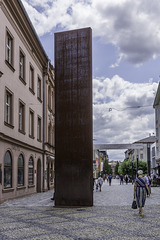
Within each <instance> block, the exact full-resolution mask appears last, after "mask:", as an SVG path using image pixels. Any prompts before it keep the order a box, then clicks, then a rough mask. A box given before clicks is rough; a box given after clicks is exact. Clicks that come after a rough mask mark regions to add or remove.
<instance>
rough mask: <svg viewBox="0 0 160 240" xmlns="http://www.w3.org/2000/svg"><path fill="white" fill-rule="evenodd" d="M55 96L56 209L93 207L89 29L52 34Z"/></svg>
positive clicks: (90, 40)
mask: <svg viewBox="0 0 160 240" xmlns="http://www.w3.org/2000/svg"><path fill="white" fill-rule="evenodd" d="M55 94H56V99H55V102H56V107H55V109H56V110H55V113H56V118H55V129H56V130H55V147H56V151H55V157H56V159H55V206H57V207H61V206H70V207H72V206H92V205H93V157H92V155H93V143H92V139H93V138H92V30H91V28H84V29H78V30H72V31H66V32H60V33H55Z"/></svg>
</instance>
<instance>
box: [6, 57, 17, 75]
mask: <svg viewBox="0 0 160 240" xmlns="http://www.w3.org/2000/svg"><path fill="white" fill-rule="evenodd" d="M5 63H6V64H7V66H8V67H9V68H10V69H11V70H12V72H14V71H15V69H14V67H13V66H12V64H10V63H9V62H8V61H7V60H5Z"/></svg>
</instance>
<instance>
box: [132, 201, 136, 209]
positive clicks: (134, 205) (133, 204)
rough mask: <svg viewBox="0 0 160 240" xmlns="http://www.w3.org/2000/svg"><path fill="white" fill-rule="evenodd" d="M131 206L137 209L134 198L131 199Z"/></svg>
mask: <svg viewBox="0 0 160 240" xmlns="http://www.w3.org/2000/svg"><path fill="white" fill-rule="evenodd" d="M132 208H133V209H137V203H136V200H135V199H133V202H132Z"/></svg>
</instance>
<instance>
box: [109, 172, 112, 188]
mask: <svg viewBox="0 0 160 240" xmlns="http://www.w3.org/2000/svg"><path fill="white" fill-rule="evenodd" d="M108 181H109V186H111V181H112V176H111V174H109V176H108Z"/></svg>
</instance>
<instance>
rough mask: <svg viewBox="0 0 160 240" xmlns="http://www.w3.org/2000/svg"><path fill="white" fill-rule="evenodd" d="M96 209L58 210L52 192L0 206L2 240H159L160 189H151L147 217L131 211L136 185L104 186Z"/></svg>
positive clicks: (116, 184)
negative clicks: (134, 186)
mask: <svg viewBox="0 0 160 240" xmlns="http://www.w3.org/2000/svg"><path fill="white" fill-rule="evenodd" d="M93 194H94V206H93V207H81V208H55V207H54V206H53V205H54V201H52V200H51V198H52V196H53V191H48V192H44V193H38V194H34V195H32V196H28V197H24V198H19V199H15V200H11V201H7V202H4V203H2V204H1V205H0V240H11V239H15V240H22V239H34V240H41V239H43V240H50V239H54V240H90V239H92V240H93V239H95V240H101V239H102V240H103V239H109V240H110V239H111V240H113V239H114V240H151V239H155V240H160V188H152V193H151V196H150V197H148V198H147V199H146V205H145V207H144V217H141V216H139V214H138V210H137V209H136V210H133V209H132V208H131V204H132V200H133V185H132V184H131V183H129V184H128V185H126V184H123V185H120V184H119V180H115V179H113V180H112V184H111V186H109V184H108V183H107V182H105V183H104V184H103V186H102V191H101V192H99V191H97V192H96V190H94V193H93Z"/></svg>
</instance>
